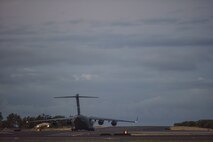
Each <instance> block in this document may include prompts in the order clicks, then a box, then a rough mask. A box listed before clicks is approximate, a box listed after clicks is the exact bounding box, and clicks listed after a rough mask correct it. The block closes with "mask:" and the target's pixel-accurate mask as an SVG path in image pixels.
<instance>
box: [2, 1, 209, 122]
mask: <svg viewBox="0 0 213 142" xmlns="http://www.w3.org/2000/svg"><path fill="white" fill-rule="evenodd" d="M212 9H213V1H212V0H0V112H2V114H3V115H4V118H6V116H7V115H8V114H10V113H12V112H13V113H17V114H19V115H21V116H29V115H31V116H37V115H39V114H42V113H45V114H49V115H65V116H69V115H75V114H76V102H75V100H73V99H54V98H53V97H55V96H65V95H75V94H77V93H79V94H80V95H88V96H97V97H99V98H98V99H82V100H81V112H82V114H84V115H88V116H99V117H107V118H116V119H127V120H135V119H136V118H137V116H138V118H139V123H138V124H137V125H173V124H174V123H175V122H181V121H187V120H199V119H213V111H212V108H213V10H212Z"/></svg>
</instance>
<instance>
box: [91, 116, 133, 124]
mask: <svg viewBox="0 0 213 142" xmlns="http://www.w3.org/2000/svg"><path fill="white" fill-rule="evenodd" d="M89 118H90V119H92V120H95V121H97V120H101V121H108V122H128V123H136V122H137V120H135V121H132V120H121V119H112V118H101V117H93V116H91V117H89Z"/></svg>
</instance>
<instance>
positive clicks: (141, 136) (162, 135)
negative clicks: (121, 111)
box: [0, 126, 213, 142]
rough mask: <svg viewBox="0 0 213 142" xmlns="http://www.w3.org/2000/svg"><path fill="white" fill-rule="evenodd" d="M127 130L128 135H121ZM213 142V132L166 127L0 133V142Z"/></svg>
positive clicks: (7, 130)
mask: <svg viewBox="0 0 213 142" xmlns="http://www.w3.org/2000/svg"><path fill="white" fill-rule="evenodd" d="M125 130H127V131H128V133H129V134H130V135H122V134H123V131H125ZM146 140H147V141H150V140H153V141H155V140H157V141H158V140H162V141H164V140H170V141H190V142H191V141H194V140H196V141H205V142H206V141H213V131H171V130H168V127H157V126H156V127H154V126H153V127H148V126H147V127H146V126H143V127H140V126H134V127H105V128H96V131H94V132H91V131H78V132H72V131H70V130H68V129H63V130H57V129H48V130H44V131H41V132H36V131H35V130H34V129H32V130H22V131H20V132H14V131H12V130H9V129H4V130H2V131H0V142H9V141H18V142H19V141H22V142H25V141H26V142H28V141H30V142H34V141H35V142H37V141H46V142H55V141H63V142H74V141H146Z"/></svg>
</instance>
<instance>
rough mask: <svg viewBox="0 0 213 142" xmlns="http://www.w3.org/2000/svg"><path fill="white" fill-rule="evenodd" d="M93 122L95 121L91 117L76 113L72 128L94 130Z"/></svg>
mask: <svg viewBox="0 0 213 142" xmlns="http://www.w3.org/2000/svg"><path fill="white" fill-rule="evenodd" d="M93 124H94V122H93V121H92V120H91V119H90V118H88V117H86V116H84V115H76V116H75V117H74V119H73V120H72V130H74V131H76V130H88V131H94V130H95V128H94V127H93Z"/></svg>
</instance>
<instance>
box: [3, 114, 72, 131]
mask: <svg viewBox="0 0 213 142" xmlns="http://www.w3.org/2000/svg"><path fill="white" fill-rule="evenodd" d="M56 118H65V116H61V115H56V116H50V115H46V114H40V115H38V116H35V117H34V116H26V117H23V118H22V117H21V116H20V115H18V114H16V113H11V114H9V115H8V116H7V117H6V120H3V116H2V113H1V112H0V129H3V128H12V127H13V126H14V124H17V125H19V126H20V127H21V128H33V127H34V126H35V125H37V124H39V123H41V122H35V121H38V120H46V119H56ZM52 124H53V125H52V126H53V127H61V126H64V125H67V124H69V123H68V122H65V121H64V122H63V121H60V122H54V121H52Z"/></svg>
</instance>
